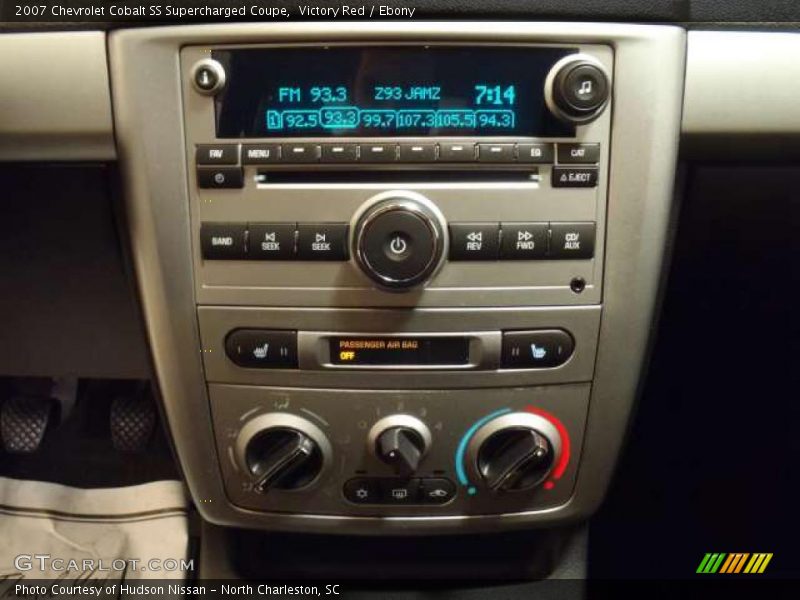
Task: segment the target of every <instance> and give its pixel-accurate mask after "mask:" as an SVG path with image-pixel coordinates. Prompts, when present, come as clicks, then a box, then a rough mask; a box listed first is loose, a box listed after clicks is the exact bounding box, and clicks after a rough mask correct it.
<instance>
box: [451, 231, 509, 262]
mask: <svg viewBox="0 0 800 600" xmlns="http://www.w3.org/2000/svg"><path fill="white" fill-rule="evenodd" d="M499 248H500V225H499V224H498V223H450V260H497V255H498V251H499Z"/></svg>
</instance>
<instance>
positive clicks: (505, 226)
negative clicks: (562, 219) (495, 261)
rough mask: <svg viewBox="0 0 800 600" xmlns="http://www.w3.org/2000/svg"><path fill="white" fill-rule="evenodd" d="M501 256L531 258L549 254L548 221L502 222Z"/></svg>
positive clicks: (509, 258) (510, 258)
mask: <svg viewBox="0 0 800 600" xmlns="http://www.w3.org/2000/svg"><path fill="white" fill-rule="evenodd" d="M500 228H501V229H502V234H501V238H502V243H501V245H500V258H502V259H505V260H531V259H537V258H544V257H545V256H546V255H547V223H502V224H501V225H500Z"/></svg>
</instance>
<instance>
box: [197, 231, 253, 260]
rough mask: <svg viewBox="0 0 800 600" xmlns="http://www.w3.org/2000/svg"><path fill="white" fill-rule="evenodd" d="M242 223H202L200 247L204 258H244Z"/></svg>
mask: <svg viewBox="0 0 800 600" xmlns="http://www.w3.org/2000/svg"><path fill="white" fill-rule="evenodd" d="M246 230H247V226H246V225H244V223H203V224H201V225H200V249H201V250H202V254H203V258H204V259H206V260H209V259H210V260H238V259H243V258H245V257H246V256H245V242H244V241H245V231H246Z"/></svg>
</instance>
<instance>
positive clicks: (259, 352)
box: [253, 343, 269, 358]
mask: <svg viewBox="0 0 800 600" xmlns="http://www.w3.org/2000/svg"><path fill="white" fill-rule="evenodd" d="M267 352H269V343H265V344H264V345H263V346H256V347H255V348H254V349H253V356H255V357H256V358H267Z"/></svg>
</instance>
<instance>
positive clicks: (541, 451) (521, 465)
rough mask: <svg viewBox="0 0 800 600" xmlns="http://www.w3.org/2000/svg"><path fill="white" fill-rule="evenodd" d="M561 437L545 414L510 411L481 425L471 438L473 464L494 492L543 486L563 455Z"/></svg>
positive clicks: (470, 452) (483, 480)
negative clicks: (542, 415)
mask: <svg viewBox="0 0 800 600" xmlns="http://www.w3.org/2000/svg"><path fill="white" fill-rule="evenodd" d="M561 444H562V441H561V436H560V435H559V433H558V430H557V429H556V427H555V426H554V425H553V424H552V423H551V422H550V421H548V420H547V419H545V418H544V417H541V416H539V415H535V414H533V413H528V412H518V413H508V414H505V415H502V416H500V417H497V418H496V419H493V420H491V421H489V422H488V423H486V424H485V425H484V426H483V427H481V428H480V429H479V430H478V431H477V432H476V433H475V436H474V437H473V438H472V440H471V441H470V445H469V455H470V461H471V464H472V467H473V469H474V471H475V472H476V474H477V475H478V476H479V478H480V480H481V481H482V482H483V485H484V486H485V487H486V488H488V489H489V490H491V491H493V492H498V493H504V492H521V491H525V490H531V489H533V488H535V487H536V486H538V485H540V484H541V483H542V482H543V481H544V480H545V479H546V478H547V476H548V475H549V474H550V472H551V470H552V469H553V466H554V465H555V464H556V462H557V460H558V457H559V456H560V454H561Z"/></svg>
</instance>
